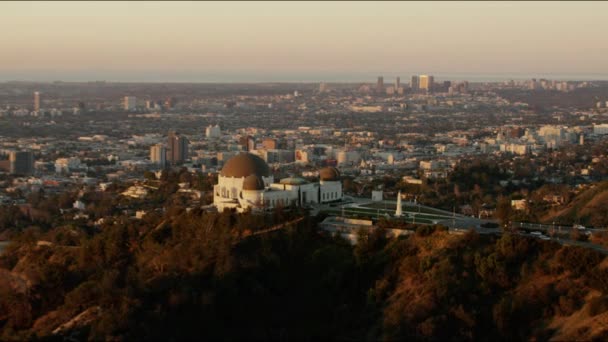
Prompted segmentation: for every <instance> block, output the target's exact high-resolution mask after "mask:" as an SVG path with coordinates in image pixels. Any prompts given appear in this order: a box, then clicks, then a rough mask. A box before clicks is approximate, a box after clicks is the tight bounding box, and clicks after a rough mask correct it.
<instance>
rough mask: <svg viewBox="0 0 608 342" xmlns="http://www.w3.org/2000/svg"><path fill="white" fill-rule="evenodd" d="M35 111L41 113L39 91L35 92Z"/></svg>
mask: <svg viewBox="0 0 608 342" xmlns="http://www.w3.org/2000/svg"><path fill="white" fill-rule="evenodd" d="M34 110H35V111H37V112H39V111H40V92H38V91H35V92H34Z"/></svg>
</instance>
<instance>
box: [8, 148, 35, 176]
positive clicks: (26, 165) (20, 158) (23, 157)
mask: <svg viewBox="0 0 608 342" xmlns="http://www.w3.org/2000/svg"><path fill="white" fill-rule="evenodd" d="M8 160H9V161H10V172H11V173H13V174H19V175H31V174H33V173H34V154H33V153H32V152H29V151H20V152H16V151H12V152H11V153H10V155H9V158H8Z"/></svg>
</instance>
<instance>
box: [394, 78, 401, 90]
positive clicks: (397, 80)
mask: <svg viewBox="0 0 608 342" xmlns="http://www.w3.org/2000/svg"><path fill="white" fill-rule="evenodd" d="M399 87H401V78H399V76H397V78H396V79H395V90H397V89H399Z"/></svg>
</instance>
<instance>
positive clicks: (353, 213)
mask: <svg viewBox="0 0 608 342" xmlns="http://www.w3.org/2000/svg"><path fill="white" fill-rule="evenodd" d="M322 212H324V213H327V214H332V215H340V216H341V215H342V214H344V216H347V217H360V218H362V217H364V218H376V217H378V210H374V209H359V208H344V210H342V209H334V208H332V209H325V210H322ZM386 213H387V212H386V211H383V210H380V215H379V216H380V217H384V215H386ZM401 219H402V220H404V221H405V222H408V223H414V221H415V223H420V224H433V221H434V220H442V219H445V218H436V217H435V216H432V215H428V214H427V215H425V214H420V215H416V218H415V219H414V218H413V217H403V218H401Z"/></svg>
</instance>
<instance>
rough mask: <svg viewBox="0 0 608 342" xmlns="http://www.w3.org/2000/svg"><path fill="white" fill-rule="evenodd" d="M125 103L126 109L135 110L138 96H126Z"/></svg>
mask: <svg viewBox="0 0 608 342" xmlns="http://www.w3.org/2000/svg"><path fill="white" fill-rule="evenodd" d="M123 105H124V108H125V110H133V109H135V107H136V105H137V98H136V97H135V96H125V99H124V103H123Z"/></svg>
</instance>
